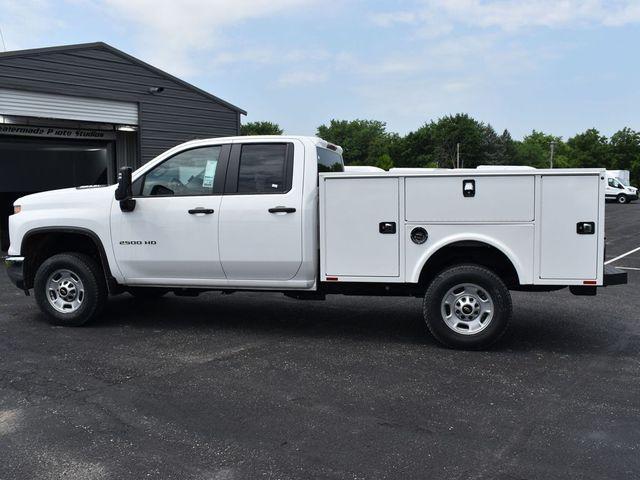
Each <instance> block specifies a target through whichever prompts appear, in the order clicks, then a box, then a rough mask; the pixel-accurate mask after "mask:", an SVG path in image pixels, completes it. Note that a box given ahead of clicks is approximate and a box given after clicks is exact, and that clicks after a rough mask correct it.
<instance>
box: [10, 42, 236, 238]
mask: <svg viewBox="0 0 640 480" xmlns="http://www.w3.org/2000/svg"><path fill="white" fill-rule="evenodd" d="M243 114H244V115H246V112H245V111H244V110H242V109H240V108H238V107H236V106H234V105H231V104H230V103H228V102H225V101H224V100H221V99H220V98H218V97H215V96H213V95H211V94H209V93H207V92H205V91H203V90H200V89H199V88H196V87H194V86H193V85H190V84H188V83H186V82H184V81H182V80H180V79H178V78H176V77H174V76H172V75H170V74H168V73H166V72H163V71H162V70H159V69H157V68H155V67H153V66H151V65H149V64H147V63H145V62H142V61H141V60H138V59H136V58H134V57H132V56H130V55H127V54H126V53H124V52H122V51H120V50H118V49H116V48H114V47H111V46H110V45H107V44H105V43H102V42H99V43H87V44H81V45H68V46H60V47H51V48H41V49H34V50H21V51H13V52H5V53H0V231H1V233H2V249H6V248H7V240H8V238H7V217H8V215H9V214H11V213H12V204H13V201H14V200H15V199H16V198H18V197H20V196H22V195H24V194H27V193H33V192H39V191H43V190H51V189H55V188H64V187H70V186H77V185H87V184H104V183H112V182H114V181H115V178H116V172H117V170H118V168H119V167H121V166H123V165H130V166H132V167H134V168H135V167H138V166H140V165H142V164H143V163H145V162H148V161H149V160H151V159H152V158H154V157H155V156H156V155H158V154H159V153H161V152H163V151H165V150H166V149H168V148H170V147H173V146H174V145H177V144H179V143H182V142H185V141H187V140H192V139H194V138H207V137H221V136H228V135H237V134H239V132H240V115H243Z"/></svg>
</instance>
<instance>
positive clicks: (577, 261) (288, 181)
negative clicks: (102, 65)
mask: <svg viewBox="0 0 640 480" xmlns="http://www.w3.org/2000/svg"><path fill="white" fill-rule="evenodd" d="M605 183H606V182H605V175H604V171H602V170H596V169H594V170H586V169H585V170H551V171H546V170H508V169H507V170H500V169H498V170H495V169H491V170H487V171H480V170H464V169H461V170H431V169H429V170H422V169H415V170H412V169H398V170H395V171H390V172H384V171H380V170H377V169H376V170H365V169H359V170H351V171H345V167H344V162H343V160H342V149H341V148H340V147H339V146H336V145H332V144H330V143H328V142H326V141H324V140H322V139H319V138H315V137H300V136H259V137H229V138H216V139H206V140H195V141H191V142H187V143H185V144H182V145H178V146H176V147H174V148H172V149H171V150H169V151H167V152H165V153H163V154H161V155H160V156H158V157H157V158H156V159H154V160H152V161H151V162H149V163H148V164H146V165H144V166H143V167H141V168H140V169H138V170H136V171H135V172H132V171H131V169H127V168H125V169H123V170H122V171H121V173H120V176H119V181H118V185H112V186H89V187H78V188H72V189H64V190H57V191H51V192H44V193H39V194H35V195H29V196H26V197H23V198H21V199H19V200H18V201H16V202H15V205H14V209H15V214H14V215H12V216H11V217H10V221H9V229H10V239H11V246H10V249H9V252H8V253H9V255H8V257H6V258H5V259H4V262H5V265H6V267H7V270H8V273H9V276H10V278H11V279H12V281H13V282H14V283H15V284H16V286H17V287H18V288H20V289H22V290H24V291H25V292H27V293H28V292H30V291H31V290H33V291H34V294H35V298H36V301H37V303H38V305H39V306H40V308H41V309H42V311H43V312H45V313H46V314H47V316H48V317H49V318H50V319H51V320H52V321H53V322H54V323H56V324H62V325H69V326H74V325H83V324H85V323H87V322H88V321H89V320H91V319H93V318H95V317H96V316H98V315H99V313H100V311H101V310H102V309H103V307H104V305H105V303H106V302H107V299H108V297H109V295H116V294H120V293H125V292H126V293H129V294H132V295H134V296H137V297H160V296H162V295H165V294H166V293H168V292H173V293H174V294H176V295H197V294H199V293H200V292H203V291H207V290H221V291H226V292H229V291H236V290H254V291H255V290H264V291H278V292H283V293H285V294H286V295H289V296H292V297H295V298H299V299H322V298H324V297H325V296H326V295H327V294H347V295H350V294H355V295H385V296H414V297H419V298H423V304H424V308H423V311H424V319H425V322H426V324H427V327H428V328H429V330H430V331H431V333H432V334H433V335H434V336H435V338H437V339H438V340H439V341H441V342H442V343H443V344H445V345H447V346H450V347H457V348H482V347H486V346H488V345H490V344H492V343H494V342H495V341H496V340H497V339H498V338H499V337H500V336H501V335H502V334H503V333H504V331H505V329H506V327H507V324H508V323H509V320H510V317H511V299H510V295H509V290H531V291H549V290H557V289H561V288H564V287H567V286H569V287H570V289H571V291H572V292H573V293H575V294H582V295H591V294H595V291H596V290H595V289H596V287H601V286H606V285H613V284H617V283H625V282H626V274H624V273H622V272H613V271H611V270H608V269H605V267H604V192H605ZM566 185H570V186H571V190H572V192H573V194H572V197H571V201H570V202H569V203H567V202H564V201H562V202H561V201H560V200H561V199H566V196H565V195H564V192H565V191H566ZM505 195H506V196H508V197H509V198H510V200H509V201H508V202H504V198H505Z"/></svg>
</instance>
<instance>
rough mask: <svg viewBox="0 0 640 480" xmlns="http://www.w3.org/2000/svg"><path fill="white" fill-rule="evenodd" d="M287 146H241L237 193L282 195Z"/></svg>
mask: <svg viewBox="0 0 640 480" xmlns="http://www.w3.org/2000/svg"><path fill="white" fill-rule="evenodd" d="M286 170H287V145H286V144H281V143H270V144H247V145H243V146H242V151H241V153H240V165H239V167H238V193H244V194H251V193H282V192H284V191H285V190H286V177H287V171H286Z"/></svg>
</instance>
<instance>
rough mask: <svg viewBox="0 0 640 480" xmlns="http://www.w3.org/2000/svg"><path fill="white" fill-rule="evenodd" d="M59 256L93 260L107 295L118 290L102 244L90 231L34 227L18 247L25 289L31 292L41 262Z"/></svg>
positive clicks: (80, 228) (77, 228)
mask: <svg viewBox="0 0 640 480" xmlns="http://www.w3.org/2000/svg"><path fill="white" fill-rule="evenodd" d="M63 252H78V253H86V254H88V255H91V256H92V257H94V258H95V259H96V260H97V261H98V263H99V265H100V266H101V267H102V271H103V273H104V275H105V280H106V281H107V286H108V288H109V291H111V292H113V291H115V290H117V289H118V283H117V281H116V279H115V278H114V277H113V275H112V272H111V267H110V265H109V259H108V257H107V253H106V250H105V248H104V245H103V243H102V240H101V239H100V237H99V236H98V234H96V233H95V232H93V231H92V230H89V229H87V228H82V227H37V228H34V229H31V230H29V231H28V232H27V233H25V235H24V236H23V237H22V242H21V244H20V254H21V255H22V256H24V257H25V265H24V281H25V288H27V289H29V288H33V281H34V278H35V274H36V271H37V269H38V267H39V266H40V265H41V264H42V262H44V261H45V260H46V259H47V258H49V257H50V256H52V255H55V254H57V253H63Z"/></svg>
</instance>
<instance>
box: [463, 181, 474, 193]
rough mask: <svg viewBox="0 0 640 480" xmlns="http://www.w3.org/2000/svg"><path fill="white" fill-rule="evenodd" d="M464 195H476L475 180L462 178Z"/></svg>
mask: <svg viewBox="0 0 640 480" xmlns="http://www.w3.org/2000/svg"><path fill="white" fill-rule="evenodd" d="M462 195H463V196H465V197H475V196H476V181H475V180H462Z"/></svg>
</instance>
